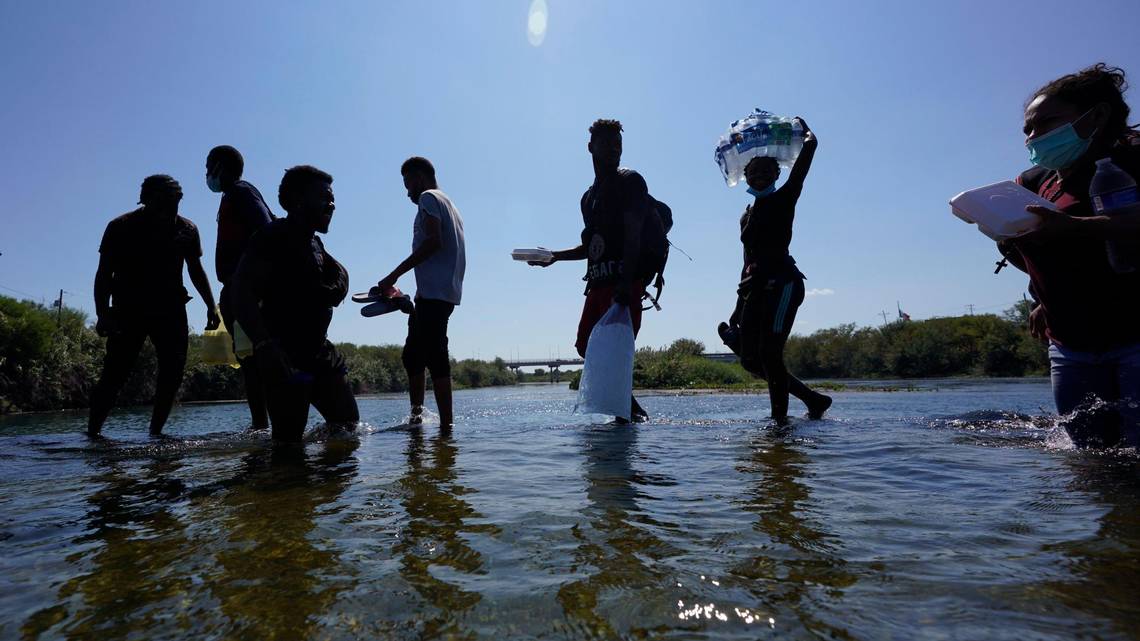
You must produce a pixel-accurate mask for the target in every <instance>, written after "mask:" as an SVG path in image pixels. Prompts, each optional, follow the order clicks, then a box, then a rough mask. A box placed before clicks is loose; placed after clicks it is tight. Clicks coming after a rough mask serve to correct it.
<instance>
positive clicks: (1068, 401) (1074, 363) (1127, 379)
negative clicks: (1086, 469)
mask: <svg viewBox="0 0 1140 641" xmlns="http://www.w3.org/2000/svg"><path fill="white" fill-rule="evenodd" d="M1049 373H1050V378H1051V380H1052V383H1053V400H1054V401H1055V402H1056V404H1057V412H1059V413H1061V414H1069V413H1071V412H1072V411H1073V410H1075V409H1077V408H1078V407H1080V406H1081V405H1083V404H1086V403H1087V402H1088V401H1089V396H1090V395H1091V396H1095V397H1097V398H1099V399H1101V400H1103V401H1108V402H1109V403H1113V404H1114V405H1115V409H1116V410H1117V412H1118V413H1119V419H1118V421H1119V424H1118V425H1116V424H1114V425H1107V424H1104V421H1101V423H1102V425H1099V426H1096V427H1095V428H1093V430H1094V431H1096V432H1100V434H1101V437H1102V438H1103V439H1104V440H1106V441H1108V442H1105V444H1106V445H1115V444H1116V443H1115V441H1116V435H1115V434H1112V432H1115V431H1116V430H1117V429H1119V432H1120V434H1119V438H1121V439H1122V440H1123V441H1124V444H1126V445H1129V446H1132V447H1140V343H1135V344H1133V345H1128V346H1126V347H1121V348H1119V349H1114V350H1109V351H1107V352H1081V351H1077V350H1074V349H1068V348H1066V347H1062V346H1060V345H1057V344H1051V345H1050V346H1049ZM1111 422H1112V423H1117V421H1116V420H1114V421H1111ZM1066 427H1067V429H1069V433H1070V435H1073V436H1074V439H1073V440H1074V441H1076V442H1077V444H1078V445H1081V444H1082V443H1081V442H1080V441H1081V439H1078V438H1076V436H1077V435H1076V434H1074V429H1073V428H1071V427H1069V426H1066Z"/></svg>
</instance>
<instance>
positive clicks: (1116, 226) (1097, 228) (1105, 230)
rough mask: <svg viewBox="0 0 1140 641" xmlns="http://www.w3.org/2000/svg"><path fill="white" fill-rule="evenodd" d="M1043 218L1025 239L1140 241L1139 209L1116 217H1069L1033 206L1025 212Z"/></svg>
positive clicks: (1138, 207)
mask: <svg viewBox="0 0 1140 641" xmlns="http://www.w3.org/2000/svg"><path fill="white" fill-rule="evenodd" d="M1025 209H1026V210H1028V211H1029V212H1031V213H1034V214H1037V215H1038V216H1039V217H1040V218H1041V226H1040V227H1038V228H1037V230H1036V231H1032V232H1030V233H1028V234H1026V235H1025V238H1026V239H1032V240H1047V239H1050V238H1060V237H1069V238H1091V239H1094V240H1121V241H1125V242H1136V241H1137V240H1140V205H1132V206H1130V207H1129V208H1128V210H1127V211H1124V212H1120V213H1118V214H1115V215H1113V216H1088V217H1078V216H1070V215H1068V214H1066V213H1064V212H1060V211H1057V210H1055V209H1050V208H1048V207H1040V206H1038V205H1030V206H1028V207H1026V208H1025Z"/></svg>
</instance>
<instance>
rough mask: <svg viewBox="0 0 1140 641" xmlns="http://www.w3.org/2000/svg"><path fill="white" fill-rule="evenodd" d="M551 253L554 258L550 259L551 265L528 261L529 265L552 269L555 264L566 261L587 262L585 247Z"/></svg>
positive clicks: (580, 246)
mask: <svg viewBox="0 0 1140 641" xmlns="http://www.w3.org/2000/svg"><path fill="white" fill-rule="evenodd" d="M550 253H551V254H552V255H553V258H551V259H550V262H549V263H544V262H541V261H537V260H530V261H527V264H528V265H532V266H534V267H550V266H551V265H553V264H554V263H557V262H560V261H564V260H586V246H585V245H578V246H577V247H571V248H570V249H558V250H555V251H552V252H550Z"/></svg>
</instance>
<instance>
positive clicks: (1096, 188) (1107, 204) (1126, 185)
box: [1089, 158, 1140, 274]
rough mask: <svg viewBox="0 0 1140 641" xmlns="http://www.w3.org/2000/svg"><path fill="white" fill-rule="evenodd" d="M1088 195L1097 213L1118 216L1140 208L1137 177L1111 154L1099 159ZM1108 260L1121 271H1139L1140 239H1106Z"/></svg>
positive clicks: (1137, 210)
mask: <svg viewBox="0 0 1140 641" xmlns="http://www.w3.org/2000/svg"><path fill="white" fill-rule="evenodd" d="M1089 198H1090V199H1091V200H1092V205H1093V210H1094V211H1095V212H1096V215H1097V216H1116V215H1119V214H1123V213H1132V212H1140V209H1138V207H1137V205H1140V192H1137V190H1136V181H1135V180H1133V179H1132V176H1129V175H1128V173H1127V172H1125V171H1124V170H1123V169H1121V168H1120V167H1117V166H1116V165H1115V164H1113V162H1112V159H1111V158H1101V159H1100V160H1098V161H1096V174H1095V175H1094V176H1093V179H1092V183H1091V184H1090V185H1089ZM1105 247H1106V249H1107V250H1108V262H1109V264H1111V265H1112V269H1113V270H1115V271H1116V273H1118V274H1127V273H1129V272H1134V271H1136V268H1137V260H1136V259H1137V257H1138V255H1140V243H1137V242H1135V241H1131V242H1130V241H1119V240H1109V241H1105Z"/></svg>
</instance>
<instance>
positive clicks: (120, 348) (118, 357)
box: [87, 327, 146, 438]
mask: <svg viewBox="0 0 1140 641" xmlns="http://www.w3.org/2000/svg"><path fill="white" fill-rule="evenodd" d="M145 340H146V333H145V332H143V331H142V330H141V329H139V328H135V327H118V328H116V331H114V332H113V333H111V335H110V336H108V337H107V351H106V353H105V355H104V356H103V372H102V374H100V376H99V382H98V383H96V384H95V389H94V390H93V391H92V393H91V410H90V414H89V415H88V417H87V436H90V437H92V438H96V437H98V436H99V435H100V432H102V430H103V423H105V422H106V421H107V417H108V416H110V415H111V409H112V408H113V407H114V406H115V399H116V398H118V396H119V392H120V391H121V390H122V389H123V385H124V384H126V382H127V377H128V376H129V375H130V373H131V368H132V367H134V364H135V360H137V359H138V356H139V350H141V349H142V345H143V341H145Z"/></svg>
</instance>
